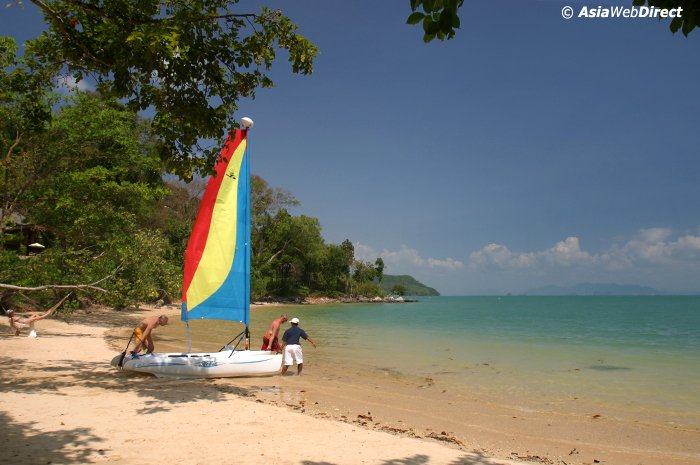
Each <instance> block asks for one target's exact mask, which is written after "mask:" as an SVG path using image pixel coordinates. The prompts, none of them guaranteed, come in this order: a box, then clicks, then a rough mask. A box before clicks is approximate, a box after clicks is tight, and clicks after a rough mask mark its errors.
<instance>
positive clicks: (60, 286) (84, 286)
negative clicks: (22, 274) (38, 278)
mask: <svg viewBox="0 0 700 465" xmlns="http://www.w3.org/2000/svg"><path fill="white" fill-rule="evenodd" d="M117 271H119V268H117V269H116V270H114V271H113V272H112V273H111V274H109V275H107V276H105V277H104V278H102V279H98V280H97V281H95V282H94V283H90V284H45V285H43V286H33V287H31V286H29V287H27V286H15V285H14V284H4V283H0V289H7V290H9V291H27V292H34V291H45V290H48V289H64V290H68V291H80V290H86V289H88V290H91V291H98V292H107V289H104V288H101V287H99V286H97V285H98V284H100V283H101V282H103V281H106V280H108V279H109V278H111V277H113V276H114V275H115V274H116V273H117Z"/></svg>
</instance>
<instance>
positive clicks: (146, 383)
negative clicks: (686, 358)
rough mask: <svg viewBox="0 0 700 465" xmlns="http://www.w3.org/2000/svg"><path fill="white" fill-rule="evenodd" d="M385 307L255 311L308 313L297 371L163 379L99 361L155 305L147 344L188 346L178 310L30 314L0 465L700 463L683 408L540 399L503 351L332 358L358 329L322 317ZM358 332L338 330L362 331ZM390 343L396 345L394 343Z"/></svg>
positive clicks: (207, 329) (12, 362) (198, 340)
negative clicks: (445, 356) (154, 327)
mask: <svg viewBox="0 0 700 465" xmlns="http://www.w3.org/2000/svg"><path fill="white" fill-rule="evenodd" d="M380 308H381V307H376V306H375V307H373V306H371V305H368V306H364V307H363V306H347V307H343V310H335V309H329V308H324V307H319V306H305V307H304V308H301V307H290V306H283V307H277V306H269V305H267V306H262V307H258V308H255V309H254V310H253V311H252V312H251V313H252V323H253V324H252V328H253V334H254V335H256V334H257V335H259V334H260V331H261V326H262V325H264V323H265V322H267V321H268V320H269V318H270V317H271V316H274V315H277V314H279V313H282V312H294V313H295V314H300V315H303V316H302V327H305V328H306V329H307V331H309V332H310V335H311V336H312V337H314V338H317V339H318V340H319V342H320V346H319V349H318V350H313V349H312V348H311V347H310V346H305V357H306V358H307V362H306V363H305V370H304V375H303V376H301V377H297V376H285V377H280V376H275V377H271V378H251V379H221V380H213V381H205V380H188V381H184V380H181V381H178V380H160V379H155V378H152V377H148V376H141V375H135V374H129V373H124V372H118V371H116V370H114V369H112V368H111V367H109V366H108V361H109V360H110V358H111V357H112V356H113V355H114V354H115V353H117V352H119V351H121V350H122V348H123V345H124V343H125V338H126V337H127V336H128V333H129V328H131V327H133V325H134V323H135V322H136V321H137V320H138V319H139V318H142V317H144V316H146V315H149V314H155V313H167V314H169V315H170V316H171V317H172V318H173V320H172V324H171V325H169V326H168V327H167V328H160V329H159V330H158V332H157V333H156V337H155V341H156V347H157V350H159V351H165V350H182V349H183V345H184V325H183V324H182V323H181V322H179V321H178V315H179V309H177V308H175V307H164V308H161V309H144V310H140V311H130V312H124V311H122V312H116V311H113V310H106V309H91V310H88V311H83V310H80V311H76V313H74V314H73V315H71V316H68V317H62V318H61V320H64V321H58V320H48V321H43V322H40V324H39V330H40V331H39V332H40V337H39V338H38V339H36V340H32V339H28V338H26V337H21V338H16V337H11V336H9V335H8V333H3V336H2V338H1V339H0V351H1V353H2V361H3V370H2V375H1V383H0V388H1V389H2V394H3V395H2V396H1V397H0V411H1V412H2V415H3V416H4V418H3V421H4V423H6V424H7V425H8V427H7V428H4V429H3V435H4V437H2V439H4V440H3V444H5V445H7V447H3V453H2V454H1V455H0V461H2V463H47V462H49V461H50V462H52V463H90V462H101V461H110V462H114V463H135V462H141V461H143V460H146V461H149V460H158V461H159V462H164V463H165V462H172V463H212V462H215V461H216V462H221V463H229V462H231V463H232V462H236V463H264V462H270V463H290V464H292V463H302V464H314V463H326V464H332V463H338V464H340V463H377V464H399V463H401V464H422V463H429V464H433V463H436V464H437V463H451V464H500V463H504V464H505V463H549V464H569V465H573V464H581V465H583V464H594V463H608V464H621V465H624V464H697V463H700V450H699V449H700V447H699V446H698V444H700V431H699V429H698V425H697V424H696V420H697V418H696V416H695V415H694V413H693V412H692V411H687V412H685V415H682V414H679V413H678V412H677V411H676V410H674V409H672V408H665V409H655V408H652V407H653V406H651V407H650V406H649V405H646V404H645V405H644V406H639V405H637V406H635V405H629V406H625V405H622V404H620V403H618V402H615V401H613V400H609V401H608V400H602V401H601V400H600V399H598V398H588V397H587V396H586V395H585V392H586V391H585V390H583V391H581V393H579V394H577V396H580V398H575V397H577V396H572V397H569V398H565V397H562V396H561V395H560V394H559V395H557V394H556V393H560V392H561V388H557V389H556V390H554V389H551V390H550V389H549V388H548V387H547V380H545V379H543V380H542V382H541V383H540V384H541V392H540V394H539V395H533V394H531V393H527V392H525V391H524V390H520V389H518V388H517V387H518V386H515V383H513V385H510V384H511V382H512V380H513V379H516V378H513V376H509V377H508V378H506V379H508V380H510V381H509V382H507V383H504V382H503V380H504V378H503V377H502V376H503V374H502V373H497V371H498V370H504V371H505V368H504V367H505V366H504V364H503V362H502V361H500V360H499V359H498V358H495V359H493V360H491V361H490V362H484V363H482V364H480V365H479V366H477V365H476V364H475V363H471V366H470V367H469V370H468V371H467V372H466V373H468V376H469V379H471V382H466V381H465V379H464V378H460V377H458V374H457V373H453V372H451V371H450V370H445V369H444V367H442V368H440V371H434V372H430V373H428V372H426V371H424V368H423V367H421V366H420V364H419V363H418V362H419V360H418V359H417V358H409V360H414V361H415V363H413V365H418V368H419V369H416V370H415V371H411V370H410V369H404V368H403V367H402V366H401V365H397V366H392V365H389V364H387V363H386V360H385V359H384V358H383V357H382V355H381V354H376V357H375V358H374V359H370V358H369V357H367V356H365V355H364V354H363V352H361V351H358V352H357V353H356V355H357V357H356V359H354V358H353V357H351V356H346V357H345V358H342V357H341V356H340V354H341V351H342V352H344V353H349V354H352V351H350V350H348V348H347V347H345V346H343V342H344V341H345V342H348V341H350V342H353V341H355V340H354V339H353V336H352V334H350V333H340V336H341V337H340V338H339V341H337V342H334V341H333V334H325V332H331V329H329V327H327V326H323V325H322V321H323V320H322V319H320V318H321V317H320V315H321V314H322V315H326V316H327V315H331V314H332V312H333V311H338V312H340V311H343V312H345V313H343V315H346V314H353V312H355V313H357V312H363V311H366V312H374V313H372V314H373V315H375V319H378V318H381V312H378V309H380ZM392 308H394V307H392ZM395 308H397V309H398V308H401V309H405V308H409V307H408V304H407V305H399V306H396V307H395ZM390 311H393V312H397V311H399V310H390ZM404 311H408V310H404ZM87 312H89V313H87ZM314 312H316V313H318V314H319V316H317V317H316V319H314V317H313V316H312V315H313V314H314ZM355 318H356V319H357V318H358V317H357V316H355ZM203 323H205V322H201V323H200V324H195V323H194V322H193V324H192V327H193V335H194V337H193V340H194V344H193V349H194V350H204V351H209V350H217V349H218V347H215V346H216V344H223V342H225V341H223V342H222V341H221V338H222V337H223V335H224V334H229V333H228V331H229V330H231V329H232V328H234V326H233V325H232V324H231V325H230V326H227V324H226V323H217V326H216V328H214V327H212V326H206V325H204V324H203ZM209 323H210V322H209ZM346 326H347V325H346ZM359 328H360V329H358V328H357V327H356V328H354V329H348V331H356V332H359V333H364V334H365V336H364V337H365V338H369V337H371V334H368V333H367V331H366V330H363V329H361V326H360V327H359ZM3 329H4V328H3ZM217 331H218V332H217ZM314 331H315V332H314ZM319 331H323V332H321V333H319ZM336 331H339V330H336ZM258 339H259V337H258V338H254V339H253V340H252V345H253V348H256V345H257V344H259V340H258ZM353 343H354V342H353ZM385 345H386V347H387V352H388V353H390V349H391V347H392V346H391V343H390V342H389V341H387V343H386V344H385ZM438 345H439V344H438ZM492 365H493V366H492ZM397 367H398V368H397ZM443 372H444V373H443ZM426 373H428V374H426ZM590 373H592V374H595V373H598V371H597V370H595V371H590ZM603 373H607V372H605V370H603ZM613 373H614V370H613ZM506 375H507V373H506ZM583 375H584V376H585V375H586V371H585V369H584V373H583ZM571 376H578V374H576V373H572V374H571ZM456 377H457V378H456ZM581 379H583V378H581ZM499 380H500V381H499ZM499 383H500V385H499ZM523 384H526V383H525V382H524V381H523ZM684 399H685V398H683V397H680V398H679V400H678V402H683V401H684ZM691 400H692V399H691ZM152 439H154V440H155V442H153V441H152Z"/></svg>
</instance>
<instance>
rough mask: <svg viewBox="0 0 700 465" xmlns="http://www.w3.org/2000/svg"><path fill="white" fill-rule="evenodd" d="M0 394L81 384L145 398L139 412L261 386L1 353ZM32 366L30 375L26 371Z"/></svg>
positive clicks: (250, 392) (242, 394)
mask: <svg viewBox="0 0 700 465" xmlns="http://www.w3.org/2000/svg"><path fill="white" fill-rule="evenodd" d="M0 366H2V367H3V369H2V370H1V371H0V394H2V393H4V392H15V393H27V394H29V393H37V392H51V393H53V394H57V395H61V390H62V389H66V388H70V387H73V386H76V385H80V386H81V387H84V388H91V389H97V390H106V391H112V392H133V393H135V394H137V395H138V396H139V397H143V398H144V406H143V408H142V409H140V410H138V413H141V414H149V413H157V412H165V411H168V410H170V409H171V407H173V406H175V405H177V404H183V403H188V402H196V401H198V400H207V401H209V402H223V401H225V400H226V397H227V395H229V394H233V395H237V396H240V397H252V396H253V395H254V394H253V392H257V391H259V390H260V388H259V387H257V386H251V387H250V388H242V387H237V386H233V385H230V384H224V383H216V382H215V381H213V380H202V379H197V380H170V379H159V378H155V377H152V376H149V375H142V374H138V373H130V372H124V371H118V370H115V369H114V368H112V367H111V366H109V365H108V364H107V363H105V362H100V363H97V362H84V361H81V362H77V361H75V360H52V361H51V362H50V364H46V365H37V364H36V363H33V364H32V365H31V366H30V365H29V364H27V363H26V362H25V361H24V360H22V359H18V358H13V357H7V356H0ZM30 369H31V370H32V375H31V376H27V375H26V374H24V373H26V372H27V371H29V370H30Z"/></svg>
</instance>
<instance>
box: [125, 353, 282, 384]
mask: <svg viewBox="0 0 700 465" xmlns="http://www.w3.org/2000/svg"><path fill="white" fill-rule="evenodd" d="M120 359H121V354H119V355H117V356H116V357H114V358H113V359H112V362H111V365H112V366H113V367H117V366H118V364H119V360H120ZM281 367H282V354H275V353H273V352H269V351H262V350H236V351H233V352H232V351H231V350H224V351H222V352H202V353H188V354H183V353H170V354H155V353H154V354H150V355H141V356H139V357H138V358H132V357H131V356H130V355H127V356H126V357H124V362H123V364H122V369H124V370H128V371H137V372H140V373H150V374H152V375H156V376H157V377H159V378H235V377H245V376H272V375H276V374H277V373H279V371H280V369H281Z"/></svg>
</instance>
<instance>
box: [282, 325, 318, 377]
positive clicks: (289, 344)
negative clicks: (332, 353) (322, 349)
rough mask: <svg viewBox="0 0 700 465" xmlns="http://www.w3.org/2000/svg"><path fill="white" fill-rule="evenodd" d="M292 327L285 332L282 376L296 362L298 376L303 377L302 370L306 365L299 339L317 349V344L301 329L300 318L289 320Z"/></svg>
mask: <svg viewBox="0 0 700 465" xmlns="http://www.w3.org/2000/svg"><path fill="white" fill-rule="evenodd" d="M289 322H290V323H291V324H292V327H291V328H289V329H288V330H287V331H285V332H284V334H283V335H282V341H283V342H284V365H283V366H282V374H285V373H286V372H287V369H288V368H289V367H290V366H292V365H293V364H294V362H296V364H297V375H301V369H302V367H303V365H304V354H303V353H302V352H301V345H300V344H299V342H300V341H299V338H301V339H306V340H307V341H309V342H310V343H311V345H312V346H314V349H315V348H316V343H315V342H314V341H313V339H311V338H310V337H309V336H308V335H307V334H306V331H304V330H303V329H301V328H300V327H299V318H292V319H291V320H289Z"/></svg>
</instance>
